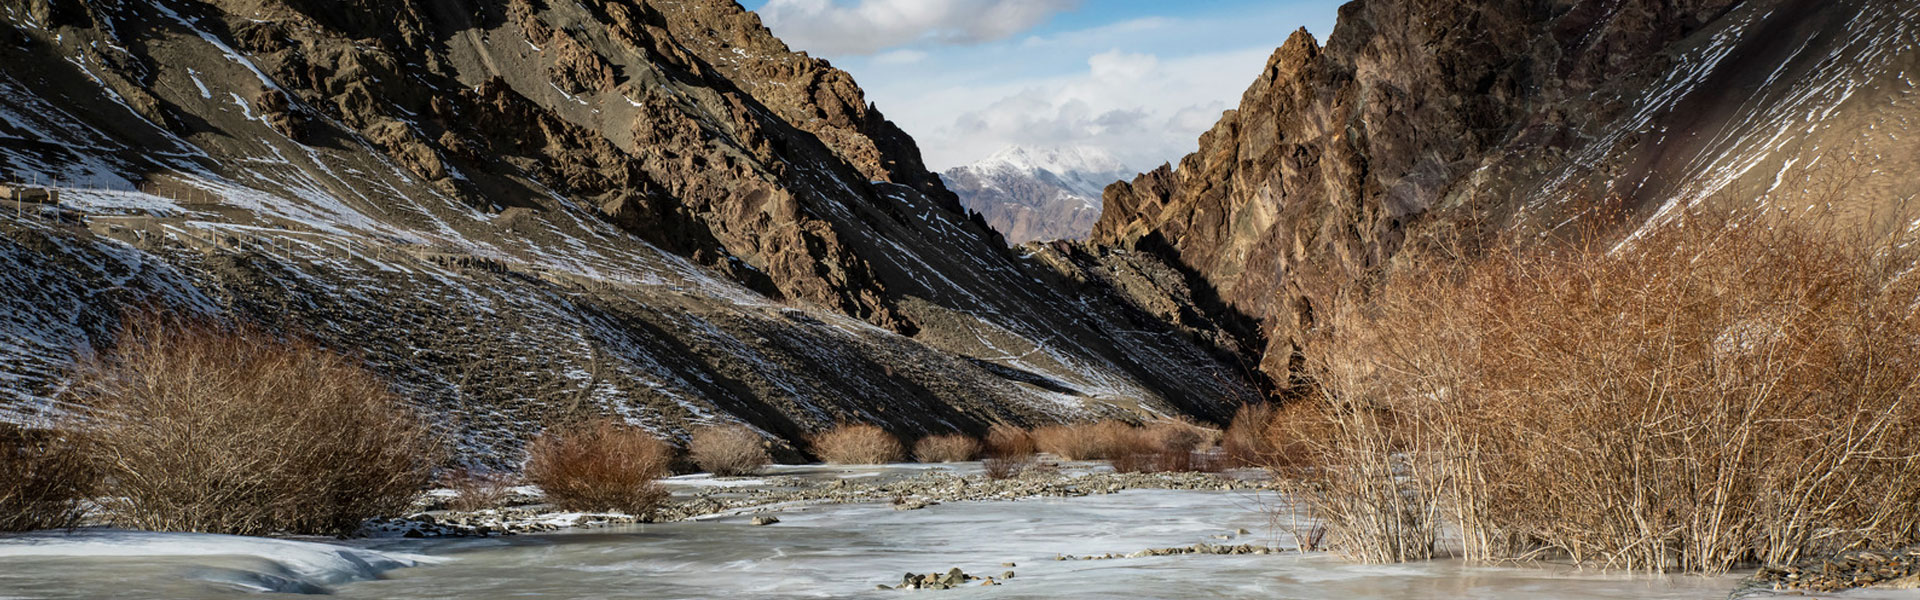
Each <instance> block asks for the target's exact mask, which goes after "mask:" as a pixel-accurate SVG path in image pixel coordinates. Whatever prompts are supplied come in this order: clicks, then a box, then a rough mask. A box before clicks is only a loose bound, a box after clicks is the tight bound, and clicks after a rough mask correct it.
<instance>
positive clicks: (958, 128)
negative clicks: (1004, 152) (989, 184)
mask: <svg viewBox="0 0 1920 600" xmlns="http://www.w3.org/2000/svg"><path fill="white" fill-rule="evenodd" d="M1272 52H1273V49H1272V48H1247V49H1241V50H1235V51H1226V52H1216V53H1208V54H1199V55H1193V56H1183V57H1176V58H1169V59H1162V58H1159V57H1157V56H1155V55H1152V54H1144V53H1133V52H1124V51H1118V50H1109V51H1106V52H1101V53H1098V54H1094V55H1092V56H1089V57H1088V58H1087V60H1086V65H1087V67H1086V69H1085V70H1083V71H1080V72H1077V73H1072V74H1068V75H1061V76H1054V77H1043V78H1036V79H1030V80H1023V81H1015V82H1006V83H1004V84H1001V85H989V86H964V87H941V88H936V89H928V90H923V91H922V92H921V93H920V94H917V97H915V98H913V99H912V100H910V101H909V102H906V103H904V104H902V103H894V104H892V106H894V107H895V111H897V112H889V113H888V116H889V117H892V118H894V119H895V120H897V121H899V122H901V123H904V124H906V126H907V127H908V132H909V133H913V134H914V135H915V136H916V137H917V138H918V139H920V140H921V141H922V143H921V145H920V147H921V151H922V152H923V153H924V154H925V155H926V158H927V163H928V164H929V165H930V166H933V167H934V168H936V169H944V168H947V167H951V166H954V165H958V164H964V163H967V162H971V161H973V160H977V159H979V158H982V157H985V156H988V155H990V154H992V153H993V152H995V151H997V150H999V149H1001V148H1003V147H1006V146H1012V145H1018V146H1029V147H1065V146H1094V147H1099V148H1104V149H1106V150H1108V151H1109V152H1111V153H1112V154H1114V155H1115V156H1117V157H1119V158H1120V159H1121V160H1122V161H1123V162H1125V163H1126V164H1127V165H1128V166H1129V167H1132V168H1135V169H1150V168H1153V167H1155V166H1158V165H1159V164H1160V163H1162V162H1166V161H1170V160H1173V159H1175V158H1178V157H1179V156H1181V155H1183V154H1185V153H1187V152H1191V151H1192V150H1193V149H1194V144H1195V140H1196V139H1197V138H1198V137H1199V135H1200V133H1201V132H1203V131H1206V130H1207V129H1208V128H1210V127H1212V126H1213V124H1214V122H1215V121H1218V120H1219V119H1220V113H1221V112H1223V111H1225V110H1227V109H1229V108H1233V107H1234V106H1236V105H1238V104H1239V100H1240V94H1241V92H1243V91H1245V90H1246V88H1247V86H1248V85H1251V84H1252V83H1253V80H1254V78H1255V77H1257V76H1258V75H1259V73H1260V68H1261V66H1262V65H1264V64H1266V59H1267V56H1268V55H1269V54H1271V53H1272ZM882 109H883V110H886V106H882Z"/></svg>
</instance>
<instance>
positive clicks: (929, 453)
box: [913, 434, 980, 463]
mask: <svg viewBox="0 0 1920 600" xmlns="http://www.w3.org/2000/svg"><path fill="white" fill-rule="evenodd" d="M979 454H980V441H979V440H976V439H973V438H971V437H967V436H964V435H957V434H955V435H935V436H929V437H924V438H920V441H919V442H917V443H915V444H914V445H913V458H914V460H918V461H920V462H923V463H941V462H963V461H969V460H973V457H975V456H978V455H979Z"/></svg>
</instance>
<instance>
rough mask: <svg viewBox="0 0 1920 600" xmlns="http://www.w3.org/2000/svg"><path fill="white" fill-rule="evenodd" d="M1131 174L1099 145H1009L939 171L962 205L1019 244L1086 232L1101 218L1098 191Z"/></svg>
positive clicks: (1083, 235) (1077, 236) (1081, 236)
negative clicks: (1094, 146)
mask: <svg viewBox="0 0 1920 600" xmlns="http://www.w3.org/2000/svg"><path fill="white" fill-rule="evenodd" d="M1132 174H1133V171H1131V170H1129V169H1128V168H1127V166H1126V165H1125V164H1123V163H1121V162H1120V159H1118V158H1115V157H1114V156H1113V154H1111V153H1109V152H1107V151H1104V150H1101V149H1098V148H1090V147H1062V148H1041V149H1034V148H1025V147H1020V146H1013V147H1008V148H1006V149H1003V150H1001V151H999V152H996V153H994V154H993V155H992V156H989V157H987V158H985V159H982V160H980V161H978V162H975V163H971V164H968V165H963V166H959V167H954V168H952V169H948V170H947V171H945V172H943V173H941V174H940V177H941V179H943V180H945V181H946V184H947V188H948V189H950V190H953V193H954V194H956V195H958V196H959V197H960V204H961V205H962V206H965V207H967V208H969V209H972V210H973V211H975V212H978V213H980V215H981V216H982V217H985V218H986V220H987V224H988V225H990V226H992V227H993V228H994V229H995V230H997V231H999V232H1000V233H1001V235H1004V236H1006V238H1007V243H1009V244H1015V245H1018V244H1023V243H1026V242H1031V241H1037V240H1058V239H1067V240H1077V239H1084V238H1086V237H1087V235H1088V234H1089V233H1091V232H1092V231H1093V224H1094V223H1095V222H1096V221H1098V220H1099V218H1100V206H1101V202H1100V194H1101V191H1102V190H1104V189H1105V188H1106V187H1107V185H1109V184H1112V183H1114V182H1116V181H1119V180H1121V179H1123V178H1126V177H1130V176H1132Z"/></svg>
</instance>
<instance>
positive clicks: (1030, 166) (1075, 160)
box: [970, 146, 1127, 175]
mask: <svg viewBox="0 0 1920 600" xmlns="http://www.w3.org/2000/svg"><path fill="white" fill-rule="evenodd" d="M970 166H972V167H974V168H976V169H991V168H994V167H1011V168H1013V169H1016V170H1019V171H1025V172H1029V173H1030V172H1033V171H1051V172H1053V173H1054V174H1055V175H1067V174H1070V173H1089V174H1091V173H1101V174H1106V173H1115V172H1120V171H1125V170H1127V166H1126V165H1125V164H1123V163H1121V162H1120V159H1119V158H1116V157H1114V155H1113V154H1112V153H1110V152H1107V151H1106V150H1102V149H1099V148H1094V147H1089V146H1066V147H1057V148H1026V147H1023V146H1009V147H1007V148H1003V149H1001V150H1000V151H999V152H995V153H993V155H992V156H989V157H987V158H986V159H985V160H982V161H980V162H977V163H974V164H972V165H970Z"/></svg>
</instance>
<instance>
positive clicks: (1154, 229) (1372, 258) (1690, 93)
mask: <svg viewBox="0 0 1920 600" xmlns="http://www.w3.org/2000/svg"><path fill="white" fill-rule="evenodd" d="M1916 82H1920V2H1914V1H1912V0H1894V1H1879V0H1744V1H1742V0H1681V1H1673V0H1622V1H1618V2H1588V1H1569V0H1555V1H1549V2H1540V1H1536V0H1359V1H1355V2H1350V3H1348V4H1346V5H1345V6H1343V7H1342V8H1341V9H1340V14H1339V22H1338V25H1337V26H1336V28H1335V29H1334V31H1333V33H1332V35H1331V36H1330V37H1329V39H1328V40H1327V42H1326V45H1325V46H1321V45H1320V44H1318V43H1316V41H1315V40H1314V39H1313V37H1312V36H1310V35H1308V34H1307V33H1306V32H1305V31H1304V30H1303V31H1301V32H1299V33H1296V34H1294V35H1293V36H1292V37H1291V38H1290V39H1288V40H1287V42H1286V44H1285V45H1283V46H1282V47H1280V48H1279V49H1278V50H1277V51H1275V52H1274V54H1273V55H1272V57H1271V58H1270V59H1269V60H1268V62H1267V65H1266V68H1265V70H1264V71H1263V72H1262V74H1261V75H1260V77H1259V78H1258V80H1257V81H1255V82H1254V83H1253V85H1252V86H1251V87H1249V88H1248V89H1247V91H1246V93H1245V94H1244V95H1243V96H1242V98H1241V101H1240V105H1239V107H1238V108H1237V109H1236V110H1233V111H1229V112H1228V113H1227V114H1226V115H1224V116H1223V117H1222V118H1221V120H1220V121H1219V122H1218V123H1217V124H1216V125H1215V126H1214V127H1213V128H1212V129H1211V130H1210V131H1208V132H1206V133H1205V134H1204V135H1202V136H1201V137H1200V148H1199V150H1198V151H1197V152H1195V153H1193V154H1191V155H1189V156H1187V157H1185V158H1183V159H1182V160H1181V161H1180V162H1179V164H1178V165H1177V167H1176V166H1173V165H1168V166H1162V167H1161V168H1159V169H1157V170H1154V171H1152V172H1148V173H1145V174H1141V175H1139V176H1138V177H1134V178H1132V179H1131V181H1128V182H1125V183H1120V184H1116V185H1114V186H1112V187H1109V188H1107V189H1106V191H1105V196H1104V199H1105V209H1104V211H1103V213H1102V214H1101V217H1100V219H1099V222H1098V224H1097V225H1096V226H1095V228H1094V231H1093V235H1092V237H1091V240H1092V242H1093V243H1094V244H1095V245H1096V246H1097V247H1105V248H1112V249H1119V250H1134V251H1139V252H1145V253H1150V254H1153V255H1155V256H1157V257H1160V258H1162V259H1164V260H1166V261H1167V262H1169V263H1171V264H1172V265H1174V266H1175V267H1176V268H1177V269H1178V270H1180V271H1181V272H1182V273H1183V274H1184V275H1185V278H1184V279H1183V283H1185V284H1186V286H1184V287H1183V289H1181V291H1180V293H1181V294H1182V295H1188V296H1191V297H1195V298H1216V299H1217V300H1218V301H1217V302H1212V303H1206V304H1204V305H1203V306H1200V307H1199V308H1198V310H1200V311H1202V312H1205V313H1207V315H1206V319H1207V320H1212V321H1215V322H1220V323H1250V324H1251V326H1252V329H1253V330H1254V331H1252V332H1251V333H1250V336H1249V338H1250V339H1249V343H1250V344H1251V345H1254V346H1256V347H1258V348H1260V349H1259V350H1257V351H1255V352H1253V353H1251V354H1250V355H1249V356H1248V358H1249V360H1257V361H1258V363H1259V364H1260V368H1261V370H1262V371H1263V372H1264V373H1265V374H1266V375H1267V376H1268V377H1269V378H1271V379H1272V380H1273V381H1275V382H1278V383H1281V384H1283V385H1284V384H1286V383H1289V382H1291V381H1292V378H1293V377H1294V376H1296V375H1297V374H1298V373H1297V369H1298V367H1299V364H1300V361H1301V358H1302V357H1303V356H1305V355H1307V354H1309V353H1311V352H1312V351H1313V341H1312V340H1313V338H1314V336H1315V335H1323V334H1326V333H1327V332H1326V331H1324V329H1323V328H1324V326H1325V325H1326V324H1325V319H1324V318H1323V317H1324V315H1327V314H1331V312H1332V311H1331V308H1332V307H1333V303H1334V302H1336V301H1337V299H1339V298H1340V297H1342V295H1343V294H1345V293H1347V292H1348V291H1350V290H1354V289H1361V290H1364V289H1365V286H1367V285H1370V282H1372V281H1375V280H1377V278H1378V276H1379V275H1380V274H1381V273H1383V272H1384V271H1385V270H1386V269H1390V268H1393V267H1394V265H1395V264H1396V261H1397V260H1398V259H1400V258H1401V257H1403V256H1405V253H1406V252H1407V251H1408V249H1410V248H1429V247H1448V246H1447V245H1448V244H1450V243H1459V242H1460V241H1463V240H1464V242H1465V247H1466V248H1469V249H1470V248H1472V247H1475V245H1476V244H1477V243H1484V241H1485V240H1488V239H1492V238H1496V237H1502V236H1507V237H1522V238H1524V237H1526V236H1536V237H1537V236H1555V235H1600V236H1603V238H1611V239H1627V238H1629V237H1631V236H1632V235H1633V234H1634V233H1635V232H1636V231H1638V230H1640V229H1641V228H1644V227H1648V226H1653V225H1657V224H1659V223H1662V222H1665V221H1666V220H1668V219H1670V218H1671V217H1673V216H1674V215H1676V214H1679V213H1680V212H1681V211H1683V210H1685V209H1688V208H1692V207H1706V206H1713V207H1722V208H1729V209H1747V210H1749V211H1751V210H1752V209H1762V210H1766V211H1776V212H1777V211H1805V210H1810V209H1813V208H1815V207H1831V208H1832V209H1834V210H1833V212H1834V214H1836V215H1837V217H1836V218H1837V219H1839V221H1840V222H1839V223H1837V224H1838V225H1839V226H1840V227H1841V228H1842V230H1845V231H1850V232H1872V233H1884V232H1889V231H1893V230H1897V229H1901V228H1904V227H1907V226H1909V224H1910V223H1912V222H1913V219H1914V217H1916V216H1920V215H1915V214H1914V210H1913V207H1910V206H1908V203H1907V202H1906V200H1908V199H1911V198H1913V197H1915V195H1916V194H1920V178H1916V177H1914V176H1913V175H1912V174H1913V173H1915V172H1920V171H1916V167H1920V164H1916V163H1920V153H1915V152H1913V148H1914V140H1915V139H1916V134H1920V132H1916V131H1915V127H1916V125H1917V124H1920V118H1917V117H1920V105H1917V104H1920V95H1916V93H1915V87H1916ZM1456 247H1458V246H1456ZM1141 293H1142V294H1143V295H1150V294H1147V293H1146V292H1144V291H1143V292H1141Z"/></svg>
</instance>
